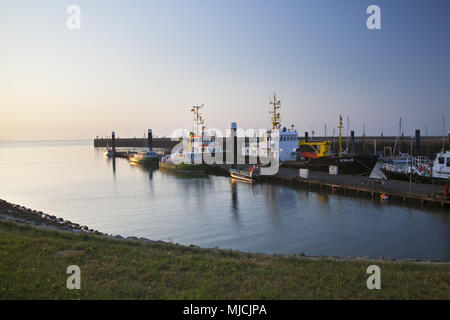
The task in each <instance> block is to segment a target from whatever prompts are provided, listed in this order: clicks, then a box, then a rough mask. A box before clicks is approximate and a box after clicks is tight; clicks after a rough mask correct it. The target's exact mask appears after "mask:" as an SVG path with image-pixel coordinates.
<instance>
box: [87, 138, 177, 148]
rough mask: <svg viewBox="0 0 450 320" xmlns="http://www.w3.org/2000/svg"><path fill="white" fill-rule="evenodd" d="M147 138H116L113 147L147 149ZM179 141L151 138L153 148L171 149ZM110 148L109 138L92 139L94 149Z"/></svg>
mask: <svg viewBox="0 0 450 320" xmlns="http://www.w3.org/2000/svg"><path fill="white" fill-rule="evenodd" d="M147 142H148V139H147V138H116V139H115V146H116V147H117V148H145V147H147ZM178 142H179V141H173V140H172V139H171V138H153V139H152V143H153V148H166V149H172V148H173V147H174V146H175V145H176V144H177V143H178ZM111 146H112V140H111V139H110V138H96V139H94V147H95V148H106V147H111Z"/></svg>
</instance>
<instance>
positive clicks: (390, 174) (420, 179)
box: [380, 168, 450, 185]
mask: <svg viewBox="0 0 450 320" xmlns="http://www.w3.org/2000/svg"><path fill="white" fill-rule="evenodd" d="M380 170H381V171H382V172H383V173H384V174H385V175H386V177H387V178H388V179H393V180H402V181H409V180H410V179H411V181H412V182H415V183H430V184H442V185H444V184H450V179H445V178H434V177H431V176H419V175H417V174H412V175H411V176H410V175H409V173H402V172H395V171H390V170H386V169H384V168H382V169H380Z"/></svg>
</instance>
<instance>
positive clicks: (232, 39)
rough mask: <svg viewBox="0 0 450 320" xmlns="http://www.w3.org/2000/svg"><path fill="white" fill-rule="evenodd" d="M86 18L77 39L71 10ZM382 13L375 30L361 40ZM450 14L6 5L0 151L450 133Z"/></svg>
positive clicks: (234, 2) (409, 3)
mask: <svg viewBox="0 0 450 320" xmlns="http://www.w3.org/2000/svg"><path fill="white" fill-rule="evenodd" d="M71 4H75V5H78V6H79V7H80V8H81V14H82V16H81V30H73V31H71V30H68V29H67V27H66V20H67V18H68V14H67V13H66V9H67V7H68V6H69V5H71ZM370 4H377V5H379V6H380V7H381V26H382V30H368V29H367V28H366V19H367V17H368V15H367V14H366V8H367V7H368V6H369V5H370ZM449 15H450V1H448V0H432V1H425V0H422V1H414V0H390V1H381V0H369V1H366V0H344V1H338V0H282V1H275V0H270V1H269V0H267V1H266V0H214V1H213V0H179V1H175V0H145V1H144V0H143V1H138V0H130V1H113V0H96V1H92V0H89V1H87V0H70V1H62V0H40V1H36V0H29V1H23V0H0V140H27V139H87V138H93V137H95V136H97V135H98V136H106V135H110V133H111V131H112V130H115V131H116V132H117V134H118V135H119V136H123V137H124V136H142V135H143V133H144V132H145V131H146V129H147V128H152V129H153V130H154V132H155V134H156V135H159V136H161V135H169V134H170V133H171V132H172V131H173V130H174V129H176V128H182V127H184V128H190V127H191V125H192V114H191V113H190V111H189V108H190V106H192V105H194V104H205V106H206V109H205V111H204V115H205V117H206V120H207V125H208V127H214V128H219V129H225V128H227V127H229V124H230V122H231V121H237V122H238V125H239V127H243V128H267V127H269V126H270V122H269V114H268V111H269V104H268V102H269V97H270V95H271V94H272V93H273V92H276V93H277V94H278V96H279V98H280V99H281V101H282V110H281V116H282V119H281V120H282V124H283V125H286V126H288V125H291V124H294V125H295V126H296V127H297V129H298V130H299V131H300V132H302V134H303V132H304V131H310V130H311V128H312V129H314V130H315V132H316V135H317V134H323V132H324V129H323V128H324V124H325V123H326V124H327V127H328V134H329V135H331V132H332V128H333V127H336V125H337V120H338V116H339V114H342V115H343V117H344V118H345V117H346V116H347V115H349V116H350V121H351V128H352V129H354V130H355V131H356V134H357V135H360V134H361V132H362V126H363V123H364V122H365V124H366V131H367V134H371V135H379V134H380V132H381V131H382V130H383V131H384V133H385V135H388V134H390V135H395V134H396V133H397V130H398V129H397V123H398V119H399V117H400V116H401V117H402V118H403V121H404V125H405V133H406V134H407V135H412V134H413V130H414V129H416V128H417V129H421V130H422V132H423V134H425V126H427V127H428V133H429V135H440V134H441V133H442V114H443V113H444V112H445V113H446V121H447V130H448V128H449V127H450V37H449V35H450V19H449Z"/></svg>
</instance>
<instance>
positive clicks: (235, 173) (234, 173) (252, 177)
mask: <svg viewBox="0 0 450 320" xmlns="http://www.w3.org/2000/svg"><path fill="white" fill-rule="evenodd" d="M228 172H229V173H230V176H231V178H234V179H237V180H242V181H246V182H250V183H253V182H255V181H256V180H257V178H258V177H259V170H258V168H257V167H256V166H250V168H249V170H248V171H243V170H238V169H229V170H228Z"/></svg>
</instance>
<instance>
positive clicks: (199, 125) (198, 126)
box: [191, 104, 204, 152]
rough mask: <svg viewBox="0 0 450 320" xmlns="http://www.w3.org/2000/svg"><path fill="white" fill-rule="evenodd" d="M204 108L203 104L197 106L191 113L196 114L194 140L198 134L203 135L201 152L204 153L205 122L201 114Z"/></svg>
mask: <svg viewBox="0 0 450 320" xmlns="http://www.w3.org/2000/svg"><path fill="white" fill-rule="evenodd" d="M201 108H203V104H202V105H201V106H199V105H196V106H193V107H192V108H191V111H192V112H193V113H194V134H193V138H194V137H195V135H196V134H201V135H202V141H201V142H200V143H201V150H202V152H203V122H204V120H203V119H202V116H201V114H200V109H201Z"/></svg>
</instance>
